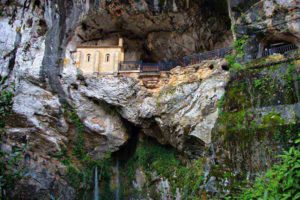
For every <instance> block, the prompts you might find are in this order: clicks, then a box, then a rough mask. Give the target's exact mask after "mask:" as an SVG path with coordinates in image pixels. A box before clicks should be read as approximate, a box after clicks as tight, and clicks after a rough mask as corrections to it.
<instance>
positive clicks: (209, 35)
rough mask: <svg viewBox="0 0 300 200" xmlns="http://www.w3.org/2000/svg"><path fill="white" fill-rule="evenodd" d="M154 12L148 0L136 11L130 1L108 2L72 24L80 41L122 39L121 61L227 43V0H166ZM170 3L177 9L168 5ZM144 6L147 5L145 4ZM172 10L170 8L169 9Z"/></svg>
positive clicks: (169, 55)
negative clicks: (188, 1)
mask: <svg viewBox="0 0 300 200" xmlns="http://www.w3.org/2000/svg"><path fill="white" fill-rule="evenodd" d="M165 2H166V3H165V7H164V8H163V10H161V9H160V10H159V12H154V11H152V10H151V8H152V7H153V5H152V4H153V2H152V1H146V4H147V5H145V6H146V7H145V8H143V10H139V9H138V8H137V7H134V6H133V5H135V4H137V3H134V2H123V1H121V2H117V3H116V2H111V3H107V5H102V6H103V7H102V9H101V10H97V11H96V12H91V13H89V14H87V15H86V16H85V18H84V19H83V20H82V21H81V22H80V24H79V26H78V27H77V28H76V31H75V35H76V42H77V44H80V45H100V44H105V45H107V44H109V45H114V44H115V43H116V42H115V41H117V39H118V38H120V37H122V38H123V39H124V50H125V61H139V60H142V61H144V62H159V61H167V60H176V59H180V58H182V57H184V56H186V55H191V54H194V53H199V52H203V51H208V50H213V49H217V48H223V47H227V46H230V44H231V42H232V33H231V29H230V27H231V20H230V18H229V14H228V6H227V1H222V3H220V2H219V1H217V0H203V1H191V2H190V5H189V7H187V6H186V4H184V3H182V2H181V1H173V0H166V1H165ZM174 2H175V3H177V5H176V6H177V9H173V7H174V5H173V4H174ZM147 6H148V7H147ZM174 10H176V11H174Z"/></svg>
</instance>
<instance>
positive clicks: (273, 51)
mask: <svg viewBox="0 0 300 200" xmlns="http://www.w3.org/2000/svg"><path fill="white" fill-rule="evenodd" d="M296 49H298V47H297V46H296V45H295V44H286V45H282V46H278V47H273V48H267V49H265V50H264V52H263V54H262V57H266V56H269V55H273V54H276V53H285V52H289V51H293V50H296Z"/></svg>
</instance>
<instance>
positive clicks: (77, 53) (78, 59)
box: [75, 51, 82, 68]
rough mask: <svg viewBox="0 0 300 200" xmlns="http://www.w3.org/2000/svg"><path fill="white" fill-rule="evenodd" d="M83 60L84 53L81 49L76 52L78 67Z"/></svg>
mask: <svg viewBox="0 0 300 200" xmlns="http://www.w3.org/2000/svg"><path fill="white" fill-rule="evenodd" d="M81 62H82V53H81V51H77V52H76V56H75V64H76V67H78V68H79V67H80V63H81Z"/></svg>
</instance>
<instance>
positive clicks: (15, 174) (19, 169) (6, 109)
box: [0, 78, 24, 199]
mask: <svg viewBox="0 0 300 200" xmlns="http://www.w3.org/2000/svg"><path fill="white" fill-rule="evenodd" d="M4 82H5V78H4V79H2V80H1V81H0V83H1V85H2V84H3V83H4ZM9 87H10V88H9ZM9 87H4V89H3V90H2V91H1V92H0V139H1V143H2V142H3V140H4V134H5V121H6V118H7V117H9V116H10V115H11V113H12V105H13V96H14V94H13V90H14V89H13V88H14V84H11V85H9ZM23 148H24V147H23ZM22 150H23V149H21V148H17V147H14V148H13V149H12V151H11V152H5V151H2V150H0V199H7V197H6V195H7V192H8V191H12V190H13V188H14V187H15V184H16V182H17V181H18V180H20V179H21V178H22V176H23V172H24V170H23V166H22V165H21V161H22Z"/></svg>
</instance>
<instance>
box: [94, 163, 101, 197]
mask: <svg viewBox="0 0 300 200" xmlns="http://www.w3.org/2000/svg"><path fill="white" fill-rule="evenodd" d="M94 200H100V192H99V178H98V168H97V166H96V167H95V176H94Z"/></svg>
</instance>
